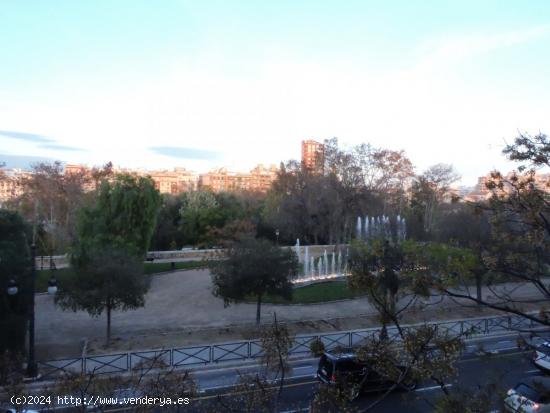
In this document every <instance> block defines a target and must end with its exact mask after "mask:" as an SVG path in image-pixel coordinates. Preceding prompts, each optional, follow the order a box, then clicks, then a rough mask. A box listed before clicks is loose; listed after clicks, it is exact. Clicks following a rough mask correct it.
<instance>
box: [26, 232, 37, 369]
mask: <svg viewBox="0 0 550 413" xmlns="http://www.w3.org/2000/svg"><path fill="white" fill-rule="evenodd" d="M31 260H32V262H31V291H30V294H31V302H30V305H29V309H30V314H29V360H28V361H27V375H28V376H29V377H36V376H37V375H38V366H37V365H36V359H35V357H34V292H35V289H36V244H35V243H34V240H33V243H32V245H31Z"/></svg>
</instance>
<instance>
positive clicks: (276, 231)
mask: <svg viewBox="0 0 550 413" xmlns="http://www.w3.org/2000/svg"><path fill="white" fill-rule="evenodd" d="M275 238H276V240H277V241H276V242H277V246H279V228H277V229H276V230H275Z"/></svg>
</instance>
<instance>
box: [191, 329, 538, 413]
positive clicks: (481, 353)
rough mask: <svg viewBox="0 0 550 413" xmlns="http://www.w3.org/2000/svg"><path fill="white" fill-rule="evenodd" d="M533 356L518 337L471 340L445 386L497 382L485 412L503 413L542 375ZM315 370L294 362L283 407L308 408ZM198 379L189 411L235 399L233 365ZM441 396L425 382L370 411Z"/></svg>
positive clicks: (422, 407) (390, 410)
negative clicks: (508, 397)
mask: <svg viewBox="0 0 550 413" xmlns="http://www.w3.org/2000/svg"><path fill="white" fill-rule="evenodd" d="M540 341H542V340H540ZM531 355H532V351H522V350H520V349H518V348H517V345H516V337H515V336H508V337H496V338H488V339H483V340H477V341H475V342H473V341H470V342H469V343H468V345H467V347H466V349H465V352H464V355H463V357H462V358H461V359H460V360H459V362H458V376H457V377H456V379H455V380H453V381H452V382H449V383H447V385H448V387H453V388H455V389H456V388H460V389H472V388H475V387H476V386H478V385H484V384H490V383H495V384H496V389H495V405H494V406H490V407H489V408H488V410H487V411H492V410H494V411H500V410H499V407H500V406H499V403H500V400H501V397H500V395H501V394H504V393H505V391H506V390H507V389H509V388H511V387H513V386H514V385H515V384H517V382H518V381H519V380H520V379H521V378H522V377H526V376H531V375H539V374H541V373H540V372H539V370H537V369H536V368H535V367H534V365H533V364H532V362H531ZM316 370H317V359H311V360H301V361H299V362H294V363H293V370H292V373H291V376H290V378H289V379H288V380H287V384H286V385H285V388H284V391H283V393H282V403H281V405H280V410H281V411H286V412H300V411H307V408H308V406H309V404H310V402H311V400H312V399H313V397H314V395H315V393H316V391H317V387H318V383H317V380H316V379H315V378H314V375H315V372H316ZM240 371H241V372H243V373H249V372H254V371H255V370H254V368H243V369H241V370H240ZM195 378H196V379H197V380H198V382H199V384H200V386H201V389H202V393H201V395H200V397H199V398H198V399H197V400H194V401H193V403H192V404H194V405H195V406H196V407H195V408H194V409H193V408H191V409H189V410H187V411H193V412H195V411H196V412H199V411H200V408H199V407H198V406H199V404H200V405H204V404H207V405H210V406H215V405H218V406H219V403H220V402H219V399H220V398H222V400H226V401H227V400H231V399H235V397H236V395H235V394H234V391H233V390H232V388H231V385H232V384H233V383H234V380H236V376H235V373H234V369H232V370H223V371H218V372H201V373H196V374H195ZM470 391H471V390H470ZM442 394H443V393H442V391H441V389H440V388H439V386H436V385H435V384H434V383H433V382H432V383H428V382H426V383H421V384H419V386H418V388H417V389H416V390H415V391H414V392H410V393H404V392H394V393H392V394H390V395H389V396H387V397H386V398H385V399H384V400H383V401H382V402H381V403H380V404H379V405H378V406H376V407H375V408H374V409H372V410H369V411H371V412H373V413H397V412H404V413H405V412H406V413H414V412H419V413H420V412H430V411H432V410H433V408H432V405H431V404H430V403H433V402H434V401H435V400H436V399H437V398H438V397H441V396H442ZM379 397H380V394H371V395H364V396H361V397H360V398H359V399H358V400H357V401H356V402H355V403H354V405H355V406H356V407H358V408H366V407H367V406H369V405H370V404H372V403H373V402H374V401H376V400H377V399H378V398H379ZM227 403H229V401H227ZM201 407H202V406H201ZM220 411H223V410H220Z"/></svg>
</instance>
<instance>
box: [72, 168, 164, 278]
mask: <svg viewBox="0 0 550 413" xmlns="http://www.w3.org/2000/svg"><path fill="white" fill-rule="evenodd" d="M160 204H161V198H160V194H159V192H158V191H157V190H156V189H155V185H154V182H153V180H152V179H151V178H144V177H137V176H132V175H128V174H121V175H118V176H117V177H116V179H115V180H114V181H113V182H112V183H111V182H107V181H103V182H102V183H101V186H100V188H99V190H98V193H97V199H96V202H95V204H94V205H92V206H88V207H84V208H83V209H82V210H81V214H80V216H79V221H78V225H77V240H76V244H75V246H74V247H73V250H72V254H71V259H72V263H73V265H74V266H75V267H76V268H79V267H80V266H82V265H85V263H86V260H87V259H88V258H89V255H90V252H91V251H95V250H101V249H102V248H103V247H105V246H110V247H111V248H114V249H117V250H124V251H127V252H128V253H129V254H131V255H135V256H136V257H140V258H144V257H145V254H146V253H147V250H148V248H149V244H150V242H151V236H152V235H153V231H154V229H155V224H156V219H157V215H158V211H159V208H160Z"/></svg>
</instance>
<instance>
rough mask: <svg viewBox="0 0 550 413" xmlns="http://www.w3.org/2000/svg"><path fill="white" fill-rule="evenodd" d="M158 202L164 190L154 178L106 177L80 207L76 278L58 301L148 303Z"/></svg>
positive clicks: (69, 304) (85, 305)
mask: <svg viewBox="0 0 550 413" xmlns="http://www.w3.org/2000/svg"><path fill="white" fill-rule="evenodd" d="M159 207H160V195H159V193H158V191H157V190H156V189H155V187H154V184H153V181H152V180H151V179H150V178H142V177H135V176H131V175H119V176H117V177H116V179H115V181H114V182H113V183H110V182H107V181H103V182H102V184H101V187H100V188H99V191H98V194H97V200H96V203H95V204H94V205H93V206H90V207H85V208H83V210H82V211H81V214H80V217H79V222H78V226H77V229H78V237H77V242H76V245H75V246H74V248H73V251H72V255H71V264H72V266H73V268H74V270H75V275H74V277H71V278H70V279H68V280H67V282H66V283H64V285H63V286H62V288H61V289H60V291H59V293H58V295H57V297H56V303H57V304H59V305H60V306H61V307H62V308H64V309H71V310H73V311H77V310H85V311H87V312H88V313H89V314H90V315H92V316H96V317H97V316H99V315H101V314H102V313H103V311H105V312H106V313H107V342H109V341H110V335H111V312H112V311H113V310H117V309H120V310H123V311H124V310H129V309H134V308H138V307H141V306H143V305H144V296H145V293H146V291H147V288H148V282H147V278H146V276H145V275H144V274H143V259H144V257H145V254H146V252H147V249H148V247H149V242H150V240H151V235H152V233H153V230H154V227H155V220H156V217H157V213H158V210H159Z"/></svg>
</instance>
